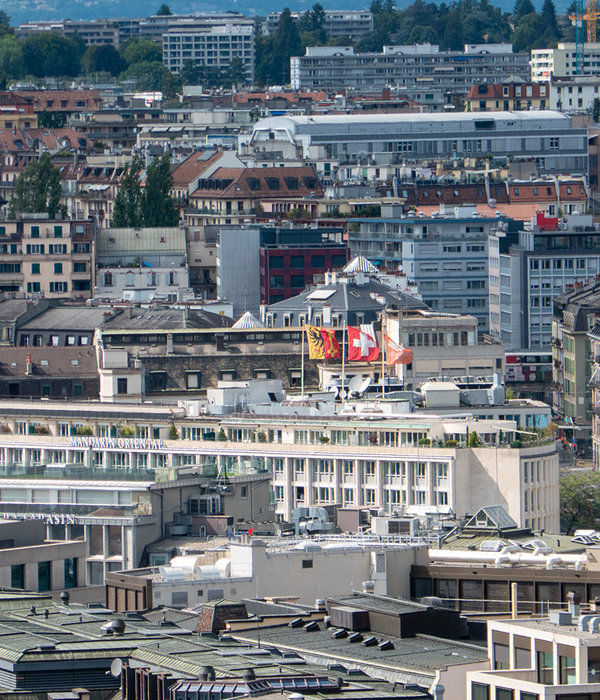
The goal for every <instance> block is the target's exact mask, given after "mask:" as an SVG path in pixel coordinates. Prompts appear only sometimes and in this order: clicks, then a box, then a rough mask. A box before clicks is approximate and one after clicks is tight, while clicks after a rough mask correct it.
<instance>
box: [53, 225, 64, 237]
mask: <svg viewBox="0 0 600 700" xmlns="http://www.w3.org/2000/svg"><path fill="white" fill-rule="evenodd" d="M62 235H63V230H62V226H55V227H54V238H62Z"/></svg>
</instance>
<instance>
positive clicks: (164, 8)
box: [156, 3, 173, 17]
mask: <svg viewBox="0 0 600 700" xmlns="http://www.w3.org/2000/svg"><path fill="white" fill-rule="evenodd" d="M156 14H157V15H158V16H159V17H164V16H167V15H172V14H173V13H172V12H171V8H170V7H169V6H168V5H165V4H164V3H163V4H162V5H161V6H160V7H159V8H158V10H157V11H156Z"/></svg>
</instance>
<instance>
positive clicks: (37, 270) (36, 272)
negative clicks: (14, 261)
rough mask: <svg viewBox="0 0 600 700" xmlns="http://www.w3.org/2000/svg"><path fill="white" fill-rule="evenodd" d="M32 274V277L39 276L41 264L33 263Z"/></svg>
mask: <svg viewBox="0 0 600 700" xmlns="http://www.w3.org/2000/svg"><path fill="white" fill-rule="evenodd" d="M31 274H32V275H39V274H40V264H39V263H32V264H31Z"/></svg>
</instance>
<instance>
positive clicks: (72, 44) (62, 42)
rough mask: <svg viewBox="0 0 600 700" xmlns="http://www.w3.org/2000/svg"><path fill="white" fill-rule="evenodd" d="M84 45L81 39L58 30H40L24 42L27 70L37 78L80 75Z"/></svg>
mask: <svg viewBox="0 0 600 700" xmlns="http://www.w3.org/2000/svg"><path fill="white" fill-rule="evenodd" d="M83 50H84V47H82V45H81V39H78V38H75V37H66V36H61V35H60V34H58V33H57V32H38V33H37V34H32V35H31V36H28V37H27V39H25V41H24V42H23V59H24V62H25V71H26V72H27V73H28V74H31V75H33V76H35V77H36V78H44V77H49V76H69V77H73V76H76V75H79V72H80V70H81V64H80V61H81V56H82V55H83Z"/></svg>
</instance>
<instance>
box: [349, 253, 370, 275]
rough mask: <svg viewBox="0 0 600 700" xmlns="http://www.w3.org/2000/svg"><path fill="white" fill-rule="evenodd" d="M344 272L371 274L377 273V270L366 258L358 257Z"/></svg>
mask: <svg viewBox="0 0 600 700" xmlns="http://www.w3.org/2000/svg"><path fill="white" fill-rule="evenodd" d="M344 272H347V273H352V272H369V273H371V274H376V273H377V268H376V267H375V265H373V263H371V262H369V261H368V260H367V259H366V258H365V257H364V256H362V255H357V256H356V257H355V258H354V259H352V260H351V261H350V262H349V263H348V264H347V265H346V267H345V268H344Z"/></svg>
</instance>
